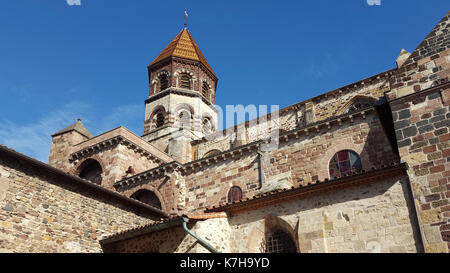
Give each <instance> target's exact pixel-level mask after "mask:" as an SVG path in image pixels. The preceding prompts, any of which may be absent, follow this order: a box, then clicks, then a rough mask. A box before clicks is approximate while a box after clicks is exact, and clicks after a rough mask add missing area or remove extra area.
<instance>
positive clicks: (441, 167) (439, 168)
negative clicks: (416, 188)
mask: <svg viewBox="0 0 450 273" xmlns="http://www.w3.org/2000/svg"><path fill="white" fill-rule="evenodd" d="M444 170H445V166H444V165H439V166H435V167H431V168H430V173H437V172H443V171H444Z"/></svg>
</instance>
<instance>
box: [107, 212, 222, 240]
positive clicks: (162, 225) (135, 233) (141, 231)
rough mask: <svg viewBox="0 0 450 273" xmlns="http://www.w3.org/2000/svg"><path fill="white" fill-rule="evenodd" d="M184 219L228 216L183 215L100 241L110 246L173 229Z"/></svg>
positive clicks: (118, 233)
mask: <svg viewBox="0 0 450 273" xmlns="http://www.w3.org/2000/svg"><path fill="white" fill-rule="evenodd" d="M183 217H186V218H189V219H192V220H206V219H213V218H227V214H226V213H225V212H211V213H196V214H183V215H171V216H169V218H166V219H161V220H159V221H156V222H153V223H150V224H145V225H140V226H137V227H134V228H131V229H127V230H122V231H119V232H117V233H114V234H111V235H109V236H107V237H104V238H103V239H102V240H100V243H102V244H108V243H112V242H116V241H121V240H125V239H130V238H133V237H136V236H139V235H143V234H147V233H151V232H154V231H158V230H163V229H167V228H171V227H174V226H178V225H181V224H182V222H183Z"/></svg>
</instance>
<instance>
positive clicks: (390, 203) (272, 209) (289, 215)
mask: <svg viewBox="0 0 450 273" xmlns="http://www.w3.org/2000/svg"><path fill="white" fill-rule="evenodd" d="M375 183H376V184H368V185H362V186H356V187H353V188H348V189H344V190H340V191H338V192H332V193H327V194H322V195H317V196H312V197H307V198H304V199H299V200H295V201H290V202H286V203H280V204H278V205H276V206H269V207H263V208H261V209H259V210H254V211H251V212H246V213H242V214H236V215H234V216H232V217H230V218H229V220H228V223H229V225H230V226H231V227H235V228H236V227H242V226H244V227H247V228H248V230H245V229H244V230H242V228H241V232H239V233H238V232H235V235H234V236H235V238H234V240H235V241H240V242H242V243H244V244H246V247H247V248H248V249H249V251H251V252H260V251H261V250H262V249H261V248H258V247H257V246H258V245H264V243H265V241H266V240H267V236H268V234H270V233H271V232H273V230H276V228H277V227H279V228H280V229H281V230H283V231H286V232H287V233H289V234H290V235H291V236H292V237H293V239H294V241H295V244H296V247H297V251H298V252H306V251H308V250H306V251H305V250H304V249H302V247H304V245H306V243H305V242H304V241H302V240H304V238H302V237H301V236H299V234H301V233H304V232H307V231H304V230H302V229H301V227H300V226H302V225H305V224H307V225H310V226H317V225H319V226H320V225H321V224H323V226H322V232H323V237H324V239H325V240H326V238H327V233H326V231H327V230H328V231H329V230H331V229H332V228H333V224H332V223H331V224H330V221H331V222H332V221H341V223H340V224H341V225H347V226H349V227H352V228H353V229H354V232H356V233H358V232H362V229H363V228H365V227H363V223H364V222H363V221H366V220H367V217H366V219H363V217H365V216H364V214H372V215H373V216H371V217H379V219H378V218H377V219H375V221H382V220H386V221H388V222H387V223H388V226H387V227H395V226H403V227H405V226H406V225H407V224H408V223H409V224H410V226H411V227H412V233H413V234H412V236H413V238H414V243H415V248H416V251H418V252H420V251H421V243H420V239H419V238H420V237H419V230H418V228H417V220H416V219H417V218H416V216H415V213H414V210H413V209H412V206H414V204H413V202H412V199H411V198H410V193H409V189H408V185H407V183H409V180H408V178H407V177H401V178H400V177H399V178H393V179H389V180H386V181H380V182H375ZM397 183H400V184H401V191H398V190H397V192H395V191H391V188H392V187H395V186H396V184H397ZM374 185H376V186H374ZM395 195H396V196H395ZM399 195H402V196H401V197H400V196H399ZM379 196H383V199H384V200H382V201H381V203H380V200H374V201H372V202H370V199H371V198H374V197H379ZM384 209H385V211H384V212H383V210H384ZM401 210H403V211H405V210H406V211H407V219H405V217H403V218H402V216H400V215H398V213H399V211H401ZM380 213H381V214H380ZM391 214H394V216H392V215H391ZM326 215H328V217H327V216H326ZM281 217H282V218H283V219H281ZM315 217H318V218H317V222H312V223H310V221H314V220H312V219H316V218H315ZM389 217H390V219H388V218H389ZM319 218H320V219H319ZM330 219H334V220H330ZM344 221H345V222H344ZM397 221H399V222H397ZM327 225H331V229H330V226H327ZM358 225H359V226H360V230H358ZM373 225H374V226H373V228H374V229H377V228H379V226H377V225H378V223H377V222H374V223H373ZM383 228H385V229H386V227H383ZM252 229H253V231H252ZM261 229H264V230H261ZM255 230H258V232H254V231H255ZM241 233H242V234H244V233H246V235H249V236H248V237H249V238H248V240H245V239H243V238H236V236H237V237H239V236H240V234H241ZM312 233H313V232H311V234H312ZM330 234H331V233H330ZM330 234H329V235H330ZM306 236H308V235H306ZM329 237H331V236H329ZM364 243H367V242H364Z"/></svg>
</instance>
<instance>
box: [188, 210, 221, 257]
mask: <svg viewBox="0 0 450 273" xmlns="http://www.w3.org/2000/svg"><path fill="white" fill-rule="evenodd" d="M188 222H189V218H187V217H183V228H184V230H185V231H186V232H187V233H188V234H189V235H191V236H192V237H194V238H195V239H196V240H197V241H198V242H199V243H200V244H201V245H202V246H204V247H205V248H206V249H208V250H209V251H211V252H212V253H220V252H219V251H218V250H217V249H215V248H214V247H213V246H212V245H210V244H208V243H207V242H206V241H205V240H203V239H202V238H200V237H198V236H197V235H196V234H195V233H193V232H192V231H190V230H189V229H188V228H187V225H186V224H187V223H188Z"/></svg>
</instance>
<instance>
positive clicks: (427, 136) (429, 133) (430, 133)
mask: <svg viewBox="0 0 450 273" xmlns="http://www.w3.org/2000/svg"><path fill="white" fill-rule="evenodd" d="M433 137H434V134H433V133H432V132H428V133H425V138H426V139H430V138H433Z"/></svg>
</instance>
